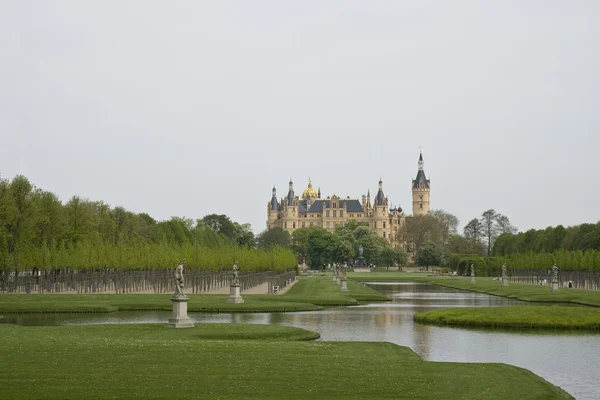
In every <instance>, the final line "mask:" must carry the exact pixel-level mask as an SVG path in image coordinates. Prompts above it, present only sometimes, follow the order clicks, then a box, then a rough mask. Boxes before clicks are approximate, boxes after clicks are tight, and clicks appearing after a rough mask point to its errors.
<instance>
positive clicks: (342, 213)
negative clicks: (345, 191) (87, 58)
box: [340, 210, 344, 218]
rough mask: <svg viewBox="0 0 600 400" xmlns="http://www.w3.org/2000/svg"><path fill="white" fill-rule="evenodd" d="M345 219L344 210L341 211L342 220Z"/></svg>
mask: <svg viewBox="0 0 600 400" xmlns="http://www.w3.org/2000/svg"><path fill="white" fill-rule="evenodd" d="M343 217H344V210H340V218H343Z"/></svg>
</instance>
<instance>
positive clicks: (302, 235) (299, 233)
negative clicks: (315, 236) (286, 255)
mask: <svg viewBox="0 0 600 400" xmlns="http://www.w3.org/2000/svg"><path fill="white" fill-rule="evenodd" d="M313 228H315V227H308V228H300V229H296V230H295V231H294V232H293V233H292V250H293V251H294V253H295V254H296V257H297V258H298V263H302V264H306V261H307V257H308V234H309V233H310V230H311V229H313Z"/></svg>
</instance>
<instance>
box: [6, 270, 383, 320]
mask: <svg viewBox="0 0 600 400" xmlns="http://www.w3.org/2000/svg"><path fill="white" fill-rule="evenodd" d="M348 289H349V291H348V292H341V291H340V286H339V285H336V284H335V283H333V282H332V281H331V278H330V277H329V278H328V277H311V278H300V280H299V282H297V283H296V284H295V285H294V287H292V288H291V289H290V290H289V291H288V292H287V293H286V294H283V295H267V294H264V295H263V294H252V295H244V294H243V293H242V296H243V298H244V303H243V304H228V303H227V297H228V295H226V294H189V295H188V297H189V298H190V301H189V303H188V311H190V312H293V311H313V310H321V309H323V306H340V305H356V304H358V303H359V301H385V300H387V298H386V297H385V296H384V295H382V294H380V293H379V292H377V291H375V290H373V289H371V288H368V287H366V286H364V285H362V284H360V283H358V282H348ZM170 297H171V295H170V294H118V295H117V294H82V295H79V294H0V313H52V312H55V313H58V312H64V313H67V312H74V313H75V312H112V311H118V310H167V311H168V310H171V301H170Z"/></svg>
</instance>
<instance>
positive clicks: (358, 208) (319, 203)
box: [298, 199, 363, 213]
mask: <svg viewBox="0 0 600 400" xmlns="http://www.w3.org/2000/svg"><path fill="white" fill-rule="evenodd" d="M338 203H339V206H338V207H339V208H341V209H343V208H344V205H346V212H352V213H355V212H362V211H363V208H362V204H360V201H358V200H356V199H346V200H339V202H338ZM306 206H307V201H306V200H302V201H300V202H299V204H298V212H299V213H306V212H309V213H320V212H323V209H324V208H331V200H330V199H327V200H315V201H314V202H313V203H312V204H311V205H310V209H308V210H307V209H306Z"/></svg>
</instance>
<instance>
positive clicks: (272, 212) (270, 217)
mask: <svg viewBox="0 0 600 400" xmlns="http://www.w3.org/2000/svg"><path fill="white" fill-rule="evenodd" d="M279 209H280V207H279V202H278V201H277V190H276V189H275V186H273V196H272V197H271V201H270V202H269V204H268V205H267V230H268V231H270V230H271V229H272V228H276V227H277V225H276V223H277V218H278V216H279Z"/></svg>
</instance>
